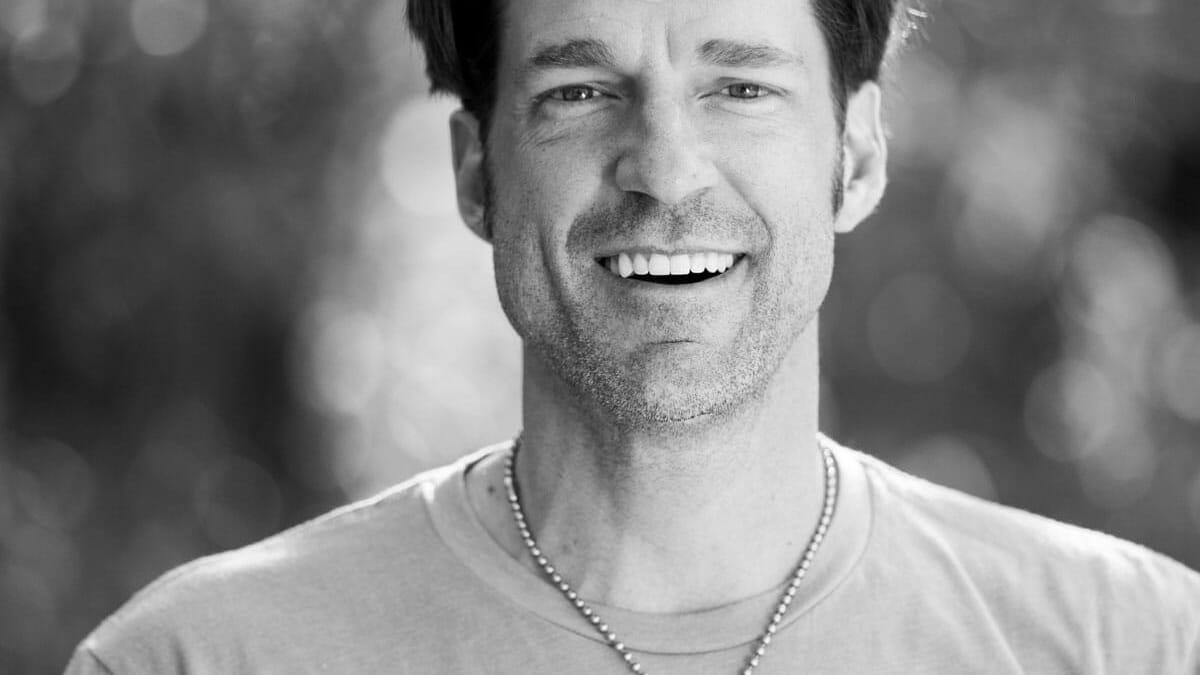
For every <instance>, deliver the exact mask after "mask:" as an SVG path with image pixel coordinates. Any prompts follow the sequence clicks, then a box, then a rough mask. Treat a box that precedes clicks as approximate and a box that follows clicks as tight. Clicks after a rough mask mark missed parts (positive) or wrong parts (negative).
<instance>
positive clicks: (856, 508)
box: [425, 437, 872, 654]
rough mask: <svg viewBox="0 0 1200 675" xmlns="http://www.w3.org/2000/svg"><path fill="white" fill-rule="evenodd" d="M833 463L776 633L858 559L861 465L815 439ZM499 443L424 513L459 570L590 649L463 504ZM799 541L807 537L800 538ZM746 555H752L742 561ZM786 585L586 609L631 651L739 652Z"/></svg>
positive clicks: (864, 497) (567, 612) (447, 482)
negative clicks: (825, 524)
mask: <svg viewBox="0 0 1200 675" xmlns="http://www.w3.org/2000/svg"><path fill="white" fill-rule="evenodd" d="M821 440H822V442H824V443H826V444H828V446H829V447H830V448H831V449H832V450H833V452H834V457H835V458H836V459H837V465H838V471H839V494H838V501H837V507H836V511H835V514H834V517H833V522H832V523H831V524H830V527H829V531H828V533H827V534H826V536H825V539H824V541H823V542H822V544H821V548H820V550H819V551H818V553H817V555H816V557H815V558H814V559H813V563H812V566H811V567H810V568H809V570H808V573H807V574H806V575H805V577H804V580H803V581H802V582H801V584H800V588H799V590H798V592H797V594H796V599H795V601H793V603H792V607H791V609H789V610H788V613H787V616H786V617H784V621H783V624H782V625H781V626H780V629H781V630H782V629H784V628H786V627H787V626H789V625H791V624H792V623H794V622H795V621H796V620H798V619H799V618H800V617H802V616H804V615H805V614H807V613H808V612H809V611H811V610H812V609H813V608H814V607H815V606H817V605H818V604H819V603H820V602H821V601H823V600H824V599H825V598H826V597H828V596H829V594H830V593H832V592H833V591H834V590H835V589H836V588H837V586H838V585H839V584H840V583H841V582H842V581H843V580H844V579H845V578H846V577H847V576H848V575H849V574H850V572H851V571H852V570H853V568H854V566H855V565H856V564H857V563H858V561H859V559H860V558H861V557H862V554H863V552H864V551H865V549H866V546H867V541H868V539H869V538H870V530H871V524H872V515H871V499H870V494H869V491H868V488H867V481H866V476H865V475H864V469H863V466H862V462H861V461H860V459H859V458H858V457H857V453H856V452H854V451H853V450H849V449H847V448H844V447H841V446H839V445H838V444H836V443H834V442H833V441H831V440H829V439H828V438H825V437H822V439H821ZM511 447H512V442H511V441H507V442H504V443H500V444H497V445H493V446H490V447H487V448H484V449H482V450H480V451H478V452H475V453H472V454H470V455H468V456H466V457H463V458H462V459H460V460H459V461H457V462H455V463H454V464H453V465H451V466H449V467H447V473H446V474H443V475H442V476H441V477H440V478H441V480H437V481H435V482H433V483H431V484H429V485H428V486H427V490H428V491H427V492H426V493H425V500H426V506H427V508H428V510H429V514H430V517H431V518H432V520H433V524H434V527H435V529H436V530H437V532H438V535H439V536H440V537H441V538H442V540H443V541H444V542H445V543H446V545H447V546H448V547H449V548H450V550H451V551H452V552H453V553H454V555H455V556H456V557H457V558H458V559H459V561H461V562H462V563H463V564H464V565H466V566H467V567H468V568H470V569H471V570H472V571H473V572H474V573H475V575H476V576H478V577H479V579H480V580H481V581H482V582H483V583H484V584H485V585H486V586H488V587H490V588H491V589H492V590H494V591H496V592H498V593H499V594H501V595H502V596H504V597H506V598H507V599H508V600H510V601H512V602H514V603H516V604H517V605H519V606H521V607H523V608H524V609H525V610H527V611H529V612H532V613H533V614H535V615H537V616H539V617H541V618H542V619H545V620H547V621H550V622H552V623H555V624H557V625H559V626H561V627H562V628H564V629H566V630H569V631H571V632H573V633H576V634H578V635H582V636H584V637H586V638H588V639H591V640H595V641H597V642H603V640H602V639H601V637H600V635H599V634H598V633H597V632H596V630H595V629H594V628H593V627H592V626H591V625H590V624H588V623H587V622H586V621H585V620H584V619H583V617H581V616H580V615H579V612H578V611H577V610H576V609H575V608H574V607H573V606H572V605H571V604H570V603H569V602H567V599H566V598H564V597H563V595H562V593H561V592H559V590H558V589H557V588H554V587H553V586H551V585H550V584H549V583H548V582H547V581H546V580H545V579H544V578H542V577H541V576H540V575H537V574H535V573H534V571H533V570H530V569H528V568H526V567H525V566H523V565H522V564H521V563H519V562H518V561H516V560H514V559H513V558H511V557H510V556H509V555H508V552H507V551H505V550H504V549H503V548H502V547H501V546H500V544H499V543H497V542H496V541H495V540H494V539H492V537H491V535H490V534H489V533H488V532H487V530H486V529H485V528H484V527H483V524H482V523H481V522H480V521H479V519H478V518H477V517H476V515H475V513H474V511H473V509H472V508H471V505H470V503H469V501H468V499H467V489H466V473H467V470H468V469H469V468H470V467H471V466H472V465H473V464H475V463H476V462H478V461H480V460H481V459H483V458H484V457H486V456H488V455H490V454H492V453H496V452H507V451H508V450H509V449H510V448H511ZM804 536H805V539H806V540H807V538H808V537H809V536H811V532H806V533H805V535H804ZM748 555H753V553H752V552H751V553H749V554H748ZM786 585H787V582H786V581H785V582H784V583H781V584H780V585H779V586H777V587H776V588H773V589H771V590H768V591H766V592H763V593H760V594H758V595H755V596H752V597H750V598H746V599H745V600H740V601H738V602H734V603H731V604H728V605H724V606H721V607H717V608H713V609H708V610H703V611H699V612H688V613H682V614H647V613H643V612H633V611H629V610H625V609H619V608H616V607H608V606H605V605H601V604H598V603H592V602H589V603H588V604H589V605H590V606H591V607H592V609H594V610H595V611H596V613H597V614H599V615H600V616H601V617H602V618H603V619H604V621H606V622H607V623H608V624H609V626H610V627H611V629H612V630H613V631H615V632H616V633H617V635H618V636H620V638H621V640H622V641H623V642H624V643H625V645H626V646H627V647H628V648H629V649H631V650H634V651H640V652H645V653H651V654H701V653H704V652H712V651H720V650H723V649H730V648H733V647H737V646H741V645H747V644H749V643H751V642H753V641H754V640H757V639H758V638H759V637H761V635H762V632H763V631H764V630H765V629H766V625H767V621H768V620H769V619H770V617H771V615H772V614H773V613H774V611H775V607H776V605H777V604H778V603H779V599H780V596H781V595H782V593H783V590H784V588H785V587H786Z"/></svg>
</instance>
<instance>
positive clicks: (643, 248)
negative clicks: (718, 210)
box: [593, 243, 746, 260]
mask: <svg viewBox="0 0 1200 675" xmlns="http://www.w3.org/2000/svg"><path fill="white" fill-rule="evenodd" d="M622 253H630V254H632V253H641V254H643V255H652V254H655V253H658V254H661V255H665V256H671V255H679V254H681V253H732V254H733V255H735V256H739V255H742V254H743V253H746V250H745V249H744V248H739V247H736V246H727V245H720V244H703V243H700V244H673V245H671V246H659V245H653V244H631V245H629V246H606V247H604V248H603V249H601V250H600V251H599V252H598V253H597V254H596V255H595V256H593V257H595V258H596V259H597V260H602V259H604V258H611V257H613V256H615V255H620V254H622Z"/></svg>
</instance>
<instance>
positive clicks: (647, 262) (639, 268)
mask: <svg viewBox="0 0 1200 675" xmlns="http://www.w3.org/2000/svg"><path fill="white" fill-rule="evenodd" d="M741 258H742V256H741V255H734V254H733V253H717V252H715V251H702V252H698V253H673V254H670V255H667V254H665V253H639V252H630V253H619V254H617V255H612V256H606V257H603V258H600V259H598V260H597V261H596V262H598V263H600V265H601V266H602V267H604V268H605V269H607V270H608V271H610V272H612V273H613V274H615V275H617V276H619V277H621V278H622V279H633V280H635V281H647V282H650V283H657V284H693V283H697V282H700V281H705V280H707V279H712V278H713V277H717V276H720V275H722V274H724V273H725V271H726V270H728V269H729V268H730V267H733V266H734V264H735V263H737V261H739V260H741Z"/></svg>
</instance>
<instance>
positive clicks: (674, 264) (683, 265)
mask: <svg viewBox="0 0 1200 675" xmlns="http://www.w3.org/2000/svg"><path fill="white" fill-rule="evenodd" d="M691 271H692V260H691V258H689V257H688V254H686V253H676V254H675V255H673V256H671V274H690V273H691Z"/></svg>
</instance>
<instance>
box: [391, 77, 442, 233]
mask: <svg viewBox="0 0 1200 675" xmlns="http://www.w3.org/2000/svg"><path fill="white" fill-rule="evenodd" d="M457 108H458V104H457V103H456V102H451V101H449V100H447V99H417V100H415V101H411V102H409V103H407V104H406V105H404V106H403V107H401V108H400V109H399V110H397V111H396V114H395V116H394V117H393V118H392V122H391V125H390V126H389V127H388V131H387V134H386V135H385V136H384V139H383V143H382V145H381V146H380V157H379V160H380V163H381V174H382V177H383V183H384V185H385V186H387V189H388V193H389V194H390V195H391V196H392V199H394V200H395V201H396V203H397V204H399V205H400V207H401V208H403V209H404V210H405V211H407V212H409V213H411V214H415V215H421V216H449V215H453V214H454V213H456V210H455V204H457V201H456V197H455V194H454V172H453V168H452V166H451V163H450V135H449V134H448V133H447V131H446V128H447V120H448V119H449V118H450V113H451V112H452V111H454V110H455V109H457Z"/></svg>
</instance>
